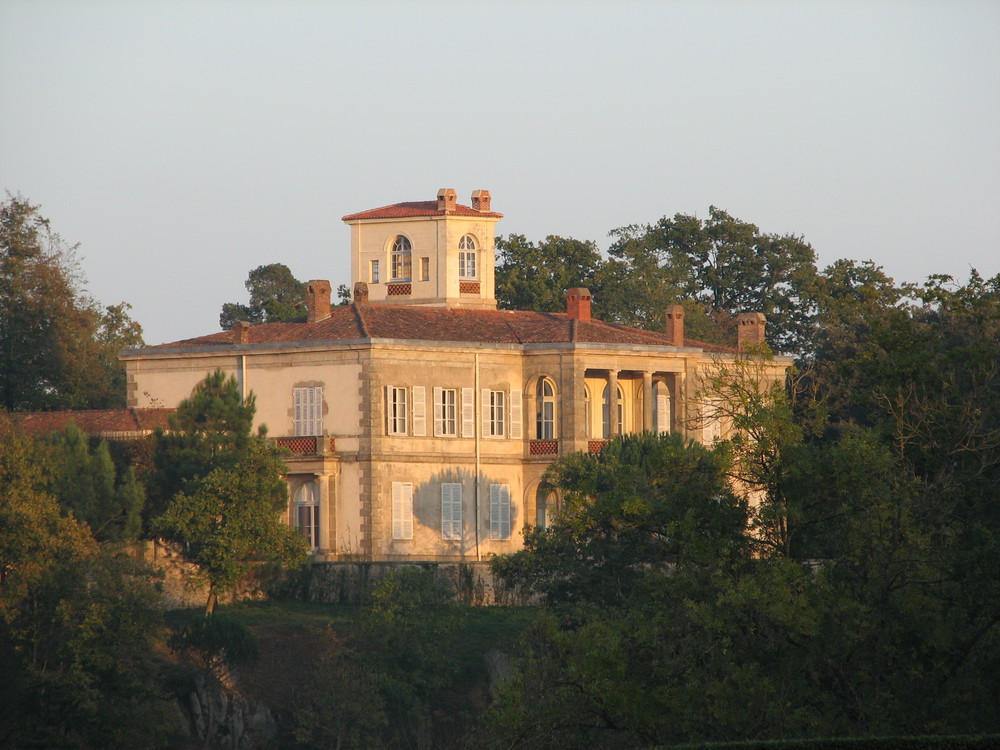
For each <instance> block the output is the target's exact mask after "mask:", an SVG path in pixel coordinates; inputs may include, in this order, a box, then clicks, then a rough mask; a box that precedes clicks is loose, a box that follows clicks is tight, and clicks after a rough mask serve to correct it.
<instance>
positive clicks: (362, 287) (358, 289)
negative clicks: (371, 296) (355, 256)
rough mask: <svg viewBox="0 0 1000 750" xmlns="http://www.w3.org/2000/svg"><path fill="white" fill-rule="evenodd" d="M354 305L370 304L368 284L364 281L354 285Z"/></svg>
mask: <svg viewBox="0 0 1000 750" xmlns="http://www.w3.org/2000/svg"><path fill="white" fill-rule="evenodd" d="M354 304H356V305H367V304H368V284H367V283H366V282H364V281H357V282H355V284H354Z"/></svg>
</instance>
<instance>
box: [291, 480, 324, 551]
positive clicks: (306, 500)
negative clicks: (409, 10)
mask: <svg viewBox="0 0 1000 750" xmlns="http://www.w3.org/2000/svg"><path fill="white" fill-rule="evenodd" d="M305 495H308V497H305ZM320 517H321V516H320V504H319V485H318V484H317V483H316V480H315V479H313V480H309V481H307V482H303V483H302V484H301V485H299V486H298V488H297V489H296V490H295V495H294V497H293V498H292V518H291V521H292V523H291V525H292V526H293V527H295V528H296V529H298V530H299V533H300V534H302V536H303V537H305V539H306V543H307V544H308V545H309V550H310V551H311V552H315V551H316V550H318V549H319V546H320ZM303 518H305V520H306V524H305V525H303V524H302V521H303Z"/></svg>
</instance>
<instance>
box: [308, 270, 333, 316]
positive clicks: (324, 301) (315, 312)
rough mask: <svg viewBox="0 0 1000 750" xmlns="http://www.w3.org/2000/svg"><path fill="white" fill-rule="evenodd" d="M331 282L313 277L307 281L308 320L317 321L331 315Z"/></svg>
mask: <svg viewBox="0 0 1000 750" xmlns="http://www.w3.org/2000/svg"><path fill="white" fill-rule="evenodd" d="M330 291H331V287H330V282H329V281H326V280H325V279H313V280H312V281H307V282H306V309H307V310H308V311H309V313H308V315H307V317H306V321H307V322H309V323H315V322H317V321H319V320H324V319H326V318H329V317H330Z"/></svg>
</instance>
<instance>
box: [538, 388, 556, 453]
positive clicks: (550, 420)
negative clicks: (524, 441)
mask: <svg viewBox="0 0 1000 750" xmlns="http://www.w3.org/2000/svg"><path fill="white" fill-rule="evenodd" d="M555 436H556V389H555V387H554V386H553V385H552V381H551V380H549V379H548V378H539V379H538V395H537V396H536V399H535V437H536V438H537V439H538V440H553V439H555Z"/></svg>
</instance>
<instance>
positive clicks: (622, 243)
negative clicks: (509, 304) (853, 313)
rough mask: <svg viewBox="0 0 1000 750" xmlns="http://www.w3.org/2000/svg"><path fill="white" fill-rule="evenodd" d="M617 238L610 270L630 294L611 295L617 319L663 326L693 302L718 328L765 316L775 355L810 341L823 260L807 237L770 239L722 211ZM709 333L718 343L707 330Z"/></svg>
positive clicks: (633, 229)
mask: <svg viewBox="0 0 1000 750" xmlns="http://www.w3.org/2000/svg"><path fill="white" fill-rule="evenodd" d="M611 236H612V237H613V238H614V242H613V244H612V245H611V247H610V249H609V251H608V252H609V254H610V256H611V258H612V264H611V265H610V267H609V271H610V272H611V273H612V274H613V275H614V276H615V277H616V278H617V279H618V283H619V284H620V283H622V282H621V280H622V279H623V278H624V279H626V280H627V281H626V282H625V290H624V291H627V292H628V293H627V294H618V295H612V299H613V300H615V301H616V304H615V305H614V306H613V307H612V308H611V309H609V313H610V317H611V319H614V320H617V321H618V322H622V323H626V324H629V325H644V326H645V327H659V326H660V325H662V319H663V311H664V309H665V308H666V306H667V305H669V304H675V303H676V302H678V301H680V300H683V299H692V300H697V301H698V302H699V303H700V304H701V306H702V307H703V309H704V311H705V312H706V313H707V315H708V317H709V318H711V319H712V320H714V321H715V324H716V326H717V327H718V328H719V329H725V328H727V327H728V326H729V325H730V321H731V320H732V318H733V317H735V315H736V314H738V313H740V312H763V313H764V314H765V315H766V316H767V319H768V329H767V340H768V343H769V344H770V345H771V346H772V348H773V349H774V350H775V351H781V352H792V353H797V352H799V351H801V350H802V349H803V347H804V346H805V344H806V342H807V341H809V340H810V337H811V335H812V329H813V315H814V310H812V309H811V308H810V307H809V306H808V304H807V303H806V301H807V300H808V296H809V292H810V290H811V286H812V284H813V283H814V278H815V275H816V265H815V262H816V255H815V252H814V251H813V249H812V247H811V246H810V245H809V244H808V243H806V242H805V241H804V240H803V239H802V238H801V237H797V236H795V235H790V234H786V235H777V234H763V233H761V232H760V230H759V229H758V228H757V227H756V226H755V225H753V224H750V223H748V222H744V221H741V220H739V219H736V218H734V217H732V216H730V215H729V214H728V213H726V212H725V211H723V210H722V209H719V208H716V207H715V206H711V207H710V208H709V216H708V218H707V219H705V220H702V219H698V218H697V217H695V216H688V215H684V214H676V215H675V216H674V217H673V218H667V217H663V218H662V219H660V220H659V221H658V222H656V223H655V224H646V225H632V226H628V227H622V228H620V229H616V230H613V231H612V232H611ZM702 335H707V337H710V338H709V340H713V339H714V338H717V336H714V335H712V333H711V331H710V329H708V328H706V329H705V331H704V332H703V333H702ZM729 337H730V338H731V339H734V338H735V336H733V335H732V332H730V334H729ZM719 343H726V342H722V341H720V342H719Z"/></svg>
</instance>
